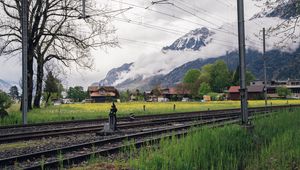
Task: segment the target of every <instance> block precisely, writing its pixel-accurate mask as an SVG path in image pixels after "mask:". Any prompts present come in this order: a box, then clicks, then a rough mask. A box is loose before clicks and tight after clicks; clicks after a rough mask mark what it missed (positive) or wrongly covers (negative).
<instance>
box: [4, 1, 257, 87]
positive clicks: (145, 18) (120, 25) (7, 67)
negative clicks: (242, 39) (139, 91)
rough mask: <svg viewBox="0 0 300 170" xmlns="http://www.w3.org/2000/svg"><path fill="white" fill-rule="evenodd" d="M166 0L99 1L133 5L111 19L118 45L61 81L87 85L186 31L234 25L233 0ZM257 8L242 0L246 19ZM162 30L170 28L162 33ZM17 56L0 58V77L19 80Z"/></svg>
mask: <svg viewBox="0 0 300 170" xmlns="http://www.w3.org/2000/svg"><path fill="white" fill-rule="evenodd" d="M87 1H88V0H87ZM97 2H100V1H97ZM169 2H170V3H169V4H156V5H151V1H150V0H101V3H105V4H106V5H107V7H108V8H111V9H112V10H117V9H124V8H128V7H133V8H132V9H130V10H128V11H126V12H124V13H122V14H119V15H117V16H116V19H114V20H113V22H112V23H113V25H114V27H115V28H116V29H117V32H116V35H117V37H118V38H119V41H120V47H117V48H107V49H106V50H103V49H102V50H97V49H96V50H94V51H93V52H92V55H93V57H95V65H94V67H95V69H94V70H90V71H84V70H77V69H75V68H71V69H68V71H67V75H65V76H62V78H63V79H64V81H63V82H64V84H65V85H66V86H74V85H82V86H84V87H87V86H88V85H90V84H91V83H93V82H98V81H99V80H101V79H103V78H104V77H105V75H106V74H107V72H108V71H109V70H110V69H112V68H115V67H119V66H121V65H122V64H124V63H130V62H134V61H136V60H141V59H142V58H143V57H145V56H149V54H153V53H155V52H159V51H160V50H161V48H162V47H163V46H167V45H170V44H171V43H172V42H173V41H175V40H176V39H177V38H179V37H180V36H181V35H184V34H185V33H187V32H189V31H190V30H193V29H196V28H200V27H203V26H206V27H208V28H211V29H214V28H218V27H219V26H222V25H224V24H227V25H228V29H230V27H235V26H236V24H234V23H236V20H237V19H236V14H237V11H236V0H226V1H224V0H201V1H199V0H169ZM140 7H142V8H140ZM145 8H147V9H145ZM184 10H185V11H184ZM154 11H159V12H162V13H165V14H168V15H169V16H167V15H163V14H161V13H157V12H154ZM259 11H260V8H258V7H257V6H256V5H255V3H253V2H252V1H251V0H245V17H246V19H249V18H251V17H252V16H253V14H255V13H256V12H259ZM192 14H193V15H192ZM194 15H196V16H197V17H196V16H194ZM120 20H122V21H120ZM126 20H127V21H128V20H132V21H134V22H135V23H142V24H144V25H151V26H156V28H161V27H162V28H164V31H160V30H158V29H153V28H146V27H144V26H141V25H139V24H133V23H132V22H130V23H128V22H125V21H126ZM187 20H188V21H189V22H188V21H187ZM231 24H233V25H231ZM165 29H168V30H172V31H168V32H166V31H165ZM232 30H236V28H232ZM234 41H237V40H233V42H234ZM20 59H21V58H20V56H17V57H14V58H13V59H9V60H7V59H4V58H3V57H1V58H0V63H1V67H0V79H3V80H6V81H15V82H19V80H20V79H21V60H20ZM148 60H149V59H148ZM150 61H151V60H150ZM182 64H184V63H182Z"/></svg>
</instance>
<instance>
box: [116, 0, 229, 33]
mask: <svg viewBox="0 0 300 170" xmlns="http://www.w3.org/2000/svg"><path fill="white" fill-rule="evenodd" d="M111 1H114V2H117V3H121V4H125V5H129V6H133V7H136V8H141V9H144V10H149V11H152V12H155V13H158V14H161V15H165V16H168V17H171V18H176V19H179V20H182V21H185V22H189V23H193V24H195V25H198V26H203V27H207V28H209V29H211V30H214V31H219V32H223V33H227V34H232V33H231V32H228V31H224V30H222V29H219V28H213V27H208V26H205V25H203V24H201V23H198V22H194V21H191V20H188V19H185V18H181V17H177V16H175V15H171V14H168V13H165V12H161V11H157V10H153V9H150V8H147V9H145V7H142V6H139V5H136V4H132V3H127V2H122V1H118V0H111Z"/></svg>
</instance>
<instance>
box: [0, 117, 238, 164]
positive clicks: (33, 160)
mask: <svg viewBox="0 0 300 170" xmlns="http://www.w3.org/2000/svg"><path fill="white" fill-rule="evenodd" d="M237 118H238V116H229V115H227V117H223V118H217V119H213V120H202V121H198V122H194V123H190V124H186V125H179V126H175V127H166V128H162V129H158V130H150V131H146V132H140V133H135V134H129V135H122V136H117V137H113V138H109V139H103V140H99V141H94V142H88V143H83V144H79V145H73V146H68V147H63V148H57V149H53V150H47V151H42V152H36V153H31V154H26V155H19V156H15V157H10V158H5V159H1V160H0V165H1V166H0V169H1V168H3V169H4V168H6V169H14V168H16V167H18V168H20V169H42V166H43V168H46V169H47V168H49V169H51V168H54V169H56V168H58V167H60V166H62V165H66V166H67V165H72V164H75V163H79V162H81V161H84V160H88V159H89V157H90V156H91V155H102V156H105V155H107V154H112V153H114V152H117V151H118V150H119V149H121V148H124V147H125V146H129V145H132V144H124V141H131V140H135V141H136V142H135V143H134V145H136V146H138V145H142V144H144V143H145V142H150V141H152V142H153V141H155V140H157V139H160V138H163V137H165V135H162V134H167V136H168V135H169V136H170V135H171V134H172V135H174V134H181V135H183V134H186V133H187V132H188V129H190V128H191V127H197V126H203V125H208V124H213V123H218V122H224V121H229V120H233V119H237ZM234 122H235V123H236V122H238V120H235V121H234ZM160 135H161V136H160ZM154 139H155V140H154ZM58 155H61V157H60V156H58ZM59 157H60V158H59ZM41 165H42V166H41Z"/></svg>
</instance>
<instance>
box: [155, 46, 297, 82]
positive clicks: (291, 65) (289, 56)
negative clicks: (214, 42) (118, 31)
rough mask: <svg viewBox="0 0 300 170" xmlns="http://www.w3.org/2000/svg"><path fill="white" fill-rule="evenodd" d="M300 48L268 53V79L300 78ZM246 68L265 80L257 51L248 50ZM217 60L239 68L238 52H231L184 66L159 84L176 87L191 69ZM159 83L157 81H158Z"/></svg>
mask: <svg viewBox="0 0 300 170" xmlns="http://www.w3.org/2000/svg"><path fill="white" fill-rule="evenodd" d="M299 54H300V48H298V50H297V51H295V52H294V53H288V52H281V51H279V50H271V51H268V52H267V53H266V56H267V68H268V69H267V77H268V79H273V80H286V79H288V78H290V79H299V78H300V68H299V67H298V66H299V64H300V55H299ZM246 56H247V58H246V67H247V69H248V70H250V71H251V72H252V73H253V74H254V75H255V77H256V78H257V79H263V58H262V54H261V53H260V52H257V51H255V50H247V53H246ZM216 60H224V61H225V62H226V63H227V65H228V67H229V69H230V70H231V71H234V70H235V69H236V67H237V66H238V64H239V63H238V62H239V56H238V52H237V51H235V52H231V53H229V54H227V55H223V56H220V57H216V58H208V59H197V60H194V61H190V62H188V63H185V64H183V65H182V66H180V67H177V68H175V69H174V70H173V71H171V72H170V73H168V74H166V75H164V76H162V77H161V78H160V80H159V81H158V82H161V85H162V86H165V87H167V86H174V84H177V83H178V82H181V81H182V79H183V77H184V74H185V73H186V72H187V71H188V70H189V69H199V68H201V67H202V66H204V65H206V64H212V63H214V62H215V61H216ZM156 81H157V80H156Z"/></svg>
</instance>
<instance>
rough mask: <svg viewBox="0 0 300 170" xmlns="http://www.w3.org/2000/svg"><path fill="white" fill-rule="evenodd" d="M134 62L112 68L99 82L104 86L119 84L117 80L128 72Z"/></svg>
mask: <svg viewBox="0 0 300 170" xmlns="http://www.w3.org/2000/svg"><path fill="white" fill-rule="evenodd" d="M132 65H133V63H126V64H123V65H122V66H121V67H118V68H114V69H112V70H110V71H109V72H108V73H107V75H106V77H105V78H104V79H103V80H101V81H100V82H99V84H100V85H102V86H111V85H117V83H116V81H117V80H118V79H120V78H121V76H122V74H125V73H128V72H129V71H130V67H131V66H132Z"/></svg>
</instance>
